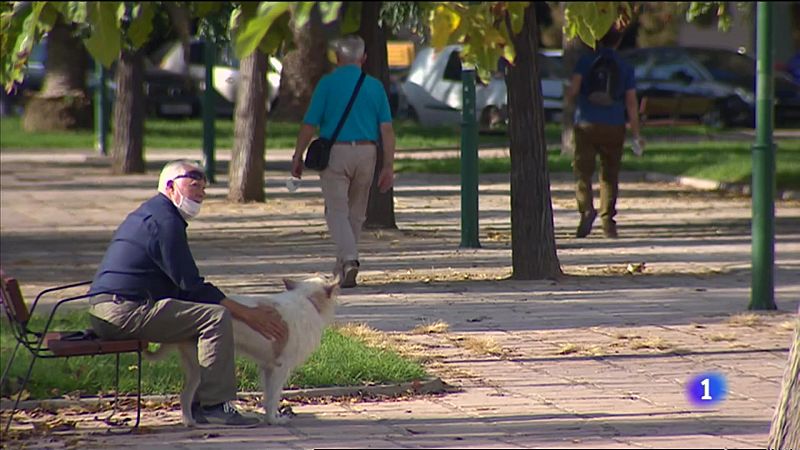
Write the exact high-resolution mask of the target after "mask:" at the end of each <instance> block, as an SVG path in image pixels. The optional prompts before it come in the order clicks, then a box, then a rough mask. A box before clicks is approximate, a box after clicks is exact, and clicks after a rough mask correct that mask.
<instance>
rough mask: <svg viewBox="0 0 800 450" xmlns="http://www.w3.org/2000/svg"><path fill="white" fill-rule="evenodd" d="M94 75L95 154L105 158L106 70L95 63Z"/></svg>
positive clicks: (106, 122) (106, 141)
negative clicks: (95, 84) (95, 86)
mask: <svg viewBox="0 0 800 450" xmlns="http://www.w3.org/2000/svg"><path fill="white" fill-rule="evenodd" d="M94 68H95V72H96V73H95V75H96V77H97V88H96V89H95V91H94V129H95V148H96V149H97V152H98V153H100V154H101V155H103V156H105V155H107V154H108V147H107V143H108V122H109V120H108V118H109V111H108V110H109V107H108V106H109V105H108V91H107V90H106V78H107V76H108V75H107V72H106V68H105V67H103V65H102V64H100V63H99V62H95V64H94Z"/></svg>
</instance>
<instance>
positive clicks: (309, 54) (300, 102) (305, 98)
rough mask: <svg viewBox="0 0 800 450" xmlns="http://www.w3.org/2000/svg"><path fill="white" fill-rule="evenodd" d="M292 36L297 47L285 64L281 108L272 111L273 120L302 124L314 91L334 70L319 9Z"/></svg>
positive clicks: (290, 53) (280, 96)
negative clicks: (321, 79) (331, 70)
mask: <svg viewBox="0 0 800 450" xmlns="http://www.w3.org/2000/svg"><path fill="white" fill-rule="evenodd" d="M293 34H294V43H295V45H296V46H297V47H296V48H295V49H294V50H291V51H290V52H288V53H287V54H286V56H285V57H284V59H283V61H282V63H283V69H282V71H281V85H280V88H279V90H278V104H277V105H276V106H275V109H274V110H272V111H270V117H274V118H276V119H277V120H287V121H288V120H291V121H299V120H302V118H303V115H304V114H305V112H306V109H307V108H308V104H309V103H310V102H311V95H312V94H313V93H314V88H315V87H316V86H317V83H318V82H319V80H320V78H322V76H323V75H325V74H326V73H328V72H329V71H330V69H331V63H330V62H329V61H328V54H327V52H328V40H327V37H326V36H325V29H324V27H323V25H322V18H321V17H320V14H319V11H318V7H317V6H315V7H314V8H313V9H312V10H311V15H310V17H309V20H308V23H306V25H305V26H303V28H301V29H299V30H297V29H295V30H294V31H293Z"/></svg>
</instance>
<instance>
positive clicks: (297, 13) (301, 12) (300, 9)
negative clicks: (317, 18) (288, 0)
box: [293, 2, 314, 29]
mask: <svg viewBox="0 0 800 450" xmlns="http://www.w3.org/2000/svg"><path fill="white" fill-rule="evenodd" d="M295 5H297V6H295V9H294V13H293V16H294V27H295V28H297V29H299V28H303V27H304V26H305V25H306V23H308V20H309V19H310V18H311V8H313V7H314V2H298V3H295Z"/></svg>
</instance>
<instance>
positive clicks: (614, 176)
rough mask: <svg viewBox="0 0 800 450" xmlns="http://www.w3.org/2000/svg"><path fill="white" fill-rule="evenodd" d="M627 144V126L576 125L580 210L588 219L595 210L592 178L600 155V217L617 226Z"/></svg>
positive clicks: (577, 195)
mask: <svg viewBox="0 0 800 450" xmlns="http://www.w3.org/2000/svg"><path fill="white" fill-rule="evenodd" d="M624 144H625V125H604V124H578V125H576V126H575V157H574V159H573V172H574V174H575V180H576V187H575V197H576V199H577V201H578V211H579V212H580V213H581V215H583V216H585V215H586V214H587V213H588V212H589V211H592V210H594V202H593V199H592V176H593V174H594V169H595V165H596V160H597V156H598V155H599V156H600V173H599V179H600V218H601V219H602V220H603V223H606V224H608V223H614V216H616V215H617V209H616V206H617V194H618V191H619V171H620V167H621V165H622V147H623V145H624Z"/></svg>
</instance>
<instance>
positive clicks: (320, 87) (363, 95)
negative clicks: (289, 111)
mask: <svg viewBox="0 0 800 450" xmlns="http://www.w3.org/2000/svg"><path fill="white" fill-rule="evenodd" d="M359 76H361V68H360V67H358V66H356V65H347V66H341V67H337V68H336V70H334V71H333V72H331V73H329V74H327V75H325V76H324V77H322V79H321V80H319V83H318V84H317V87H316V88H315V89H314V94H313V95H312V96H311V104H310V105H308V110H307V111H306V115H305V117H303V123H305V124H307V125H313V126H316V127H319V129H320V133H319V135H320V136H322V137H325V138H330V137H331V136H333V132H334V130H336V125H337V124H338V123H339V119H341V117H342V114H343V113H344V110H345V108H346V107H347V103H348V102H349V101H350V97H351V96H352V95H353V90H354V89H355V87H356V83H357V82H358V77H359ZM391 122H392V112H391V110H390V109H389V99H388V98H387V97H386V91H385V90H384V89H383V84H382V83H381V82H380V81H378V80H377V79H376V78H374V77H371V76H369V75H367V76H366V77H365V78H364V83H363V84H362V85H361V90H360V91H358V96H357V97H356V100H355V102H354V103H353V108H352V109H350V114H348V116H347V120H346V121H345V122H344V125H343V126H342V130H341V131H339V136H338V137H337V138H336V140H337V141H377V140H378V136H379V133H378V127H379V124H381V123H391Z"/></svg>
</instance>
